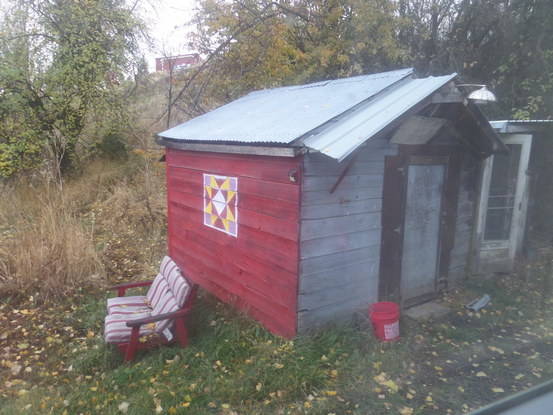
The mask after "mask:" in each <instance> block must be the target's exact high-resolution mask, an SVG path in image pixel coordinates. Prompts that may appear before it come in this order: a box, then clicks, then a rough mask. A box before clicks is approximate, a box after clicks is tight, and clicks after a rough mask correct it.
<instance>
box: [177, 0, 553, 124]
mask: <svg viewBox="0 0 553 415" xmlns="http://www.w3.org/2000/svg"><path fill="white" fill-rule="evenodd" d="M552 13H553V3H551V2H550V1H548V0H533V1H523V0H491V1H488V2H482V1H480V0H432V1H427V0H394V1H384V0H313V1H307V0H279V1H270V0H262V1H253V0H233V1H226V0H202V1H200V2H199V5H198V11H197V13H196V16H195V24H196V27H197V29H198V30H197V31H196V33H195V34H194V35H193V36H192V38H191V41H190V46H191V48H192V49H194V50H197V51H199V52H200V53H202V55H203V56H205V57H206V60H205V61H204V63H203V65H201V66H200V67H199V68H198V69H197V70H196V71H192V72H190V73H189V74H187V76H186V77H185V79H183V80H182V83H181V90H180V93H178V94H176V98H175V99H174V100H173V101H172V103H173V104H176V103H178V104H179V106H180V108H182V109H184V112H185V113H186V114H187V115H188V116H191V115H198V114H200V113H202V112H205V111H206V110H208V109H210V107H213V106H216V105H220V104H222V103H225V102H228V101H230V100H233V99H236V98H237V97H239V96H241V95H243V94H244V93H246V92H249V91H251V90H254V89H259V88H266V87H275V86H280V85H285V84H294V83H306V82H311V81H319V80H324V79H333V78H339V77H344V76H351V75H357V74H363V73H375V72H379V71H384V70H389V69H396V68H398V67H407V66H413V67H415V68H416V70H417V71H418V72H419V73H420V74H421V75H423V76H426V75H435V74H443V73H448V72H449V73H451V72H457V73H459V75H460V79H461V80H462V81H463V82H467V83H469V82H470V83H486V84H488V85H489V86H490V87H491V88H493V89H494V90H495V91H496V92H497V95H498V96H499V98H500V103H499V104H498V105H497V106H496V107H495V108H493V111H492V112H493V113H492V114H490V115H491V116H494V117H505V118H549V117H550V116H551V114H552V112H553V98H552V95H553V94H551V90H552V88H553V76H552V75H551V74H552V71H551V65H552V64H553V27H552V26H551V25H550V24H548V23H547V22H548V21H549V19H550V18H551V16H552Z"/></svg>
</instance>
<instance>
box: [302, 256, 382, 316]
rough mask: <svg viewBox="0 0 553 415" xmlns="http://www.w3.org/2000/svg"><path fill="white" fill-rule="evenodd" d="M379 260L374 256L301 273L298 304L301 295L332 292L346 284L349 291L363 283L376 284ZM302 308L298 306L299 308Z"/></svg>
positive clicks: (354, 289) (353, 291)
mask: <svg viewBox="0 0 553 415" xmlns="http://www.w3.org/2000/svg"><path fill="white" fill-rule="evenodd" d="M379 260H380V259H379V258H375V259H373V260H367V261H366V262H359V263H356V264H347V265H344V266H342V267H340V268H334V269H331V270H327V271H322V272H320V273H318V274H312V275H303V276H302V278H301V280H300V287H299V295H300V305H301V304H302V298H303V297H305V296H309V295H314V296H316V295H318V294H317V292H319V291H328V292H332V291H334V290H336V289H339V290H340V289H341V287H342V286H346V287H349V290H350V291H351V293H355V291H356V290H357V287H358V286H361V285H362V284H363V283H366V282H370V283H371V284H377V283H378V262H379ZM304 308H305V307H300V309H304Z"/></svg>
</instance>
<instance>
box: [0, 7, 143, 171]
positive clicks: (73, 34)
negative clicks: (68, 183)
mask: <svg viewBox="0 0 553 415" xmlns="http://www.w3.org/2000/svg"><path fill="white" fill-rule="evenodd" d="M139 28H140V23H139V21H138V20H137V19H136V17H135V16H134V14H133V10H132V9H131V8H129V6H127V4H126V2H125V1H124V0H19V1H17V2H16V3H15V4H13V5H12V6H11V8H9V9H8V11H7V13H6V16H5V18H4V20H3V21H2V22H0V85H1V87H2V89H1V90H0V175H1V176H5V177H6V176H11V175H13V174H15V173H17V172H18V171H21V170H27V169H30V168H33V167H35V166H37V165H38V164H39V162H40V161H41V160H43V159H47V160H49V161H50V162H52V163H53V164H54V165H55V166H56V167H57V168H58V169H60V170H61V171H64V170H67V169H68V168H70V166H71V164H72V161H73V159H74V157H75V156H76V150H77V145H78V143H79V139H80V137H81V133H82V132H83V130H84V129H85V127H86V125H87V123H91V122H95V123H96V125H97V127H98V130H100V131H102V129H108V128H110V123H111V122H112V121H113V120H117V119H118V118H119V117H120V116H121V114H122V113H123V112H122V111H121V110H122V108H123V105H122V103H123V95H122V91H121V88H120V87H119V82H120V81H119V80H120V79H122V78H123V76H124V74H129V73H130V72H132V71H133V69H134V68H135V67H136V65H137V63H138V60H137V58H136V57H137V56H138V44H137V37H138V34H139ZM119 119H120V118H119Z"/></svg>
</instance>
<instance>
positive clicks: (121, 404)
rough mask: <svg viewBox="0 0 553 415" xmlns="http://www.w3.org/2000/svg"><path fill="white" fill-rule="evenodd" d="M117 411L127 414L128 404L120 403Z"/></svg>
mask: <svg viewBox="0 0 553 415" xmlns="http://www.w3.org/2000/svg"><path fill="white" fill-rule="evenodd" d="M118 408H119V410H120V411H121V412H123V413H124V414H126V413H127V411H128V410H129V403H128V402H121V403H120V404H119V406H118Z"/></svg>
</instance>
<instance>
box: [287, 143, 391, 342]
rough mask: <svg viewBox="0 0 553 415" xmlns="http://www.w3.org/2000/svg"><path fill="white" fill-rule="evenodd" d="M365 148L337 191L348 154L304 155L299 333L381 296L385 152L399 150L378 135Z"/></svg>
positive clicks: (345, 314)
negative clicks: (341, 157)
mask: <svg viewBox="0 0 553 415" xmlns="http://www.w3.org/2000/svg"><path fill="white" fill-rule="evenodd" d="M361 151H362V153H361V155H360V156H359V158H358V159H357V160H356V161H355V162H354V164H353V166H352V168H351V170H350V171H349V173H348V175H347V176H346V177H345V178H344V180H343V181H342V183H341V184H340V185H339V186H338V188H337V189H336V191H335V192H334V193H332V194H331V193H330V189H331V188H332V186H333V185H334V184H335V183H336V181H337V180H338V178H339V176H340V174H341V173H342V171H344V169H345V168H346V166H347V165H348V163H349V159H346V160H344V161H342V162H341V163H339V162H337V161H335V160H333V159H331V158H330V157H327V156H324V155H322V154H307V155H305V156H304V165H303V176H302V177H303V178H302V201H301V229H300V266H299V268H300V269H299V292H298V332H299V333H301V332H305V331H306V330H309V329H311V328H314V327H318V326H321V325H324V324H326V323H329V322H333V321H340V320H344V319H346V318H348V317H350V316H351V315H352V314H353V313H354V312H355V311H357V310H359V309H367V307H368V305H369V304H370V303H372V302H374V301H376V300H377V297H378V278H379V262H380V241H381V209H382V184H383V178H384V156H385V155H390V154H396V149H395V147H390V145H389V144H388V142H387V141H386V140H383V139H380V140H379V139H375V140H371V141H370V142H369V143H368V146H367V147H366V148H364V149H363V150H361Z"/></svg>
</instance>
